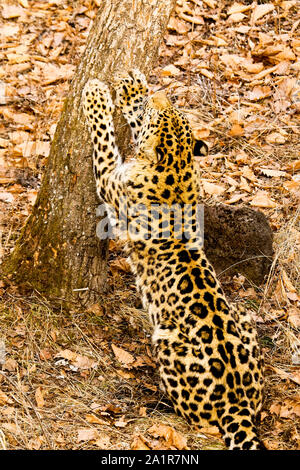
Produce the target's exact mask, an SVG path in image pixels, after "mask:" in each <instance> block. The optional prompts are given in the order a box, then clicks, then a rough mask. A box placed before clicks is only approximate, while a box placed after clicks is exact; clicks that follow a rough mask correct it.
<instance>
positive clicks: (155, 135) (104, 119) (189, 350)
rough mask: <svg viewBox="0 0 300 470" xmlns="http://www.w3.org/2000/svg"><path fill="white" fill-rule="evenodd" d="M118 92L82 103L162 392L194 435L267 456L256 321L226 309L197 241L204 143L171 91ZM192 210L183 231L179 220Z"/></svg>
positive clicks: (137, 88) (99, 184)
mask: <svg viewBox="0 0 300 470" xmlns="http://www.w3.org/2000/svg"><path fill="white" fill-rule="evenodd" d="M112 85H113V88H114V90H113V93H114V95H113V96H115V98H114V100H113V99H112V94H111V91H110V86H109V85H108V84H106V83H104V82H102V81H100V80H99V79H97V78H95V79H91V80H90V81H88V82H87V83H86V85H85V87H84V90H83V94H82V103H83V112H84V116H85V119H86V121H87V124H88V127H89V130H90V134H91V140H92V147H93V157H92V158H93V170H94V176H95V182H96V191H97V194H98V196H99V198H100V200H101V201H104V203H105V204H107V205H109V206H110V207H112V208H113V210H114V211H115V213H116V218H117V219H122V217H123V216H124V212H125V209H124V208H123V203H122V201H124V200H126V211H127V212H126V218H125V219H126V227H127V232H126V237H127V238H126V240H127V254H128V260H129V263H130V266H131V269H132V272H133V273H134V275H135V279H136V286H137V289H138V292H140V294H141V298H142V303H143V307H144V309H145V310H146V311H147V312H148V315H149V318H150V323H151V325H152V343H153V348H154V352H155V356H156V359H157V362H158V369H159V374H160V380H161V383H162V386H163V389H164V392H165V393H166V395H167V397H168V399H169V400H170V402H171V403H172V405H173V407H174V410H175V412H176V413H177V414H178V415H179V416H180V417H182V418H184V419H185V420H186V421H187V422H188V423H189V425H191V426H192V427H195V429H200V428H203V427H207V426H217V427H218V429H219V430H220V433H221V435H222V437H223V439H224V443H225V446H226V447H227V448H228V449H229V450H263V449H264V446H263V443H262V442H261V440H260V438H259V434H258V428H257V424H258V417H259V414H260V410H261V407H262V402H263V388H264V360H263V354H262V351H261V348H260V346H259V342H258V336H257V330H256V327H255V325H254V322H253V319H252V315H251V313H250V312H249V311H248V310H247V309H245V308H244V307H243V306H242V305H239V304H236V303H234V302H229V301H228V300H227V298H226V296H225V294H224V292H223V289H222V287H221V284H220V281H219V280H218V278H217V275H216V273H215V270H214V268H213V266H212V265H211V263H210V262H209V260H208V259H207V257H206V255H205V252H204V250H203V234H202V235H201V233H202V232H201V230H200V232H201V233H200V232H199V214H198V211H197V208H198V206H199V173H198V171H197V168H196V160H197V159H195V149H198V150H196V153H197V152H198V154H199V153H201V152H202V153H205V152H206V151H207V149H206V148H205V145H206V144H205V143H204V142H200V143H199V142H197V140H196V139H195V137H194V135H193V132H192V129H191V126H190V124H189V122H188V120H187V118H186V116H185V115H184V113H183V112H182V111H180V109H177V107H175V106H174V105H172V102H171V99H170V98H169V97H168V96H167V94H166V92H165V91H164V90H161V89H159V90H157V91H155V92H152V93H151V92H150V91H149V85H148V83H147V81H146V78H145V76H144V74H143V73H142V72H140V71H139V70H136V69H134V70H130V71H128V72H126V73H125V72H124V73H121V74H119V75H117V76H116V78H115V79H113V84H112ZM116 107H117V108H118V109H119V110H120V111H121V112H122V114H123V116H124V118H125V120H126V121H127V123H128V125H129V127H130V128H131V134H132V141H133V144H134V148H135V151H134V155H133V157H132V158H130V159H129V160H128V159H127V160H126V159H125V160H124V159H123V158H122V157H121V155H120V152H119V150H118V146H117V144H116V139H115V129H114V121H113V118H114V112H115V108H116ZM199 149H200V151H199ZM198 166H199V165H198ZM137 207H138V208H140V210H137ZM186 208H187V210H186V213H187V217H186V223H185V225H186V227H184V230H183V229H182V224H181V227H180V223H178V220H180V214H181V215H182V211H184V210H185V209H186ZM149 214H150V215H151V217H149ZM200 225H201V224H200Z"/></svg>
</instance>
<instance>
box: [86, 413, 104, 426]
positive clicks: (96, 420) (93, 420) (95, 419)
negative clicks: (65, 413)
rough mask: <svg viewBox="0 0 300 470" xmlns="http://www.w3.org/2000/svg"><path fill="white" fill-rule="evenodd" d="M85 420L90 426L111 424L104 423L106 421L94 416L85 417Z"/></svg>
mask: <svg viewBox="0 0 300 470" xmlns="http://www.w3.org/2000/svg"><path fill="white" fill-rule="evenodd" d="M85 419H86V420H87V422H88V423H90V424H106V425H108V424H109V423H108V422H107V421H104V419H101V418H98V416H95V415H92V414H87V415H85Z"/></svg>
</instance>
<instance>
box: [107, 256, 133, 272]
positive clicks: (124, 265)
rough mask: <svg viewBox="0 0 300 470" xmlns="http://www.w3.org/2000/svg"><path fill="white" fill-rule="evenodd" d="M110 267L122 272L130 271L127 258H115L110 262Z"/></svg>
mask: <svg viewBox="0 0 300 470" xmlns="http://www.w3.org/2000/svg"><path fill="white" fill-rule="evenodd" d="M110 268H111V269H112V270H116V271H123V272H124V273H129V272H130V271H131V268H130V264H129V263H128V261H127V258H117V259H116V260H114V261H112V262H111V263H110Z"/></svg>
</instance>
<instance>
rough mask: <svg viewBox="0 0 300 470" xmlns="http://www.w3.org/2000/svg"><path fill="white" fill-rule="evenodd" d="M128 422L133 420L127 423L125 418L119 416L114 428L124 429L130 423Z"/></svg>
mask: <svg viewBox="0 0 300 470" xmlns="http://www.w3.org/2000/svg"><path fill="white" fill-rule="evenodd" d="M130 421H134V420H132V419H128V420H127V421H125V416H121V418H120V419H118V420H117V421H115V422H114V426H116V427H117V428H125V427H126V426H127V424H128V423H130Z"/></svg>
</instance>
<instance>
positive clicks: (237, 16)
mask: <svg viewBox="0 0 300 470" xmlns="http://www.w3.org/2000/svg"><path fill="white" fill-rule="evenodd" d="M245 18H246V15H244V14H243V13H233V14H232V15H230V16H229V18H228V21H229V22H230V23H239V22H240V21H243V20H244V19H245Z"/></svg>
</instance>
